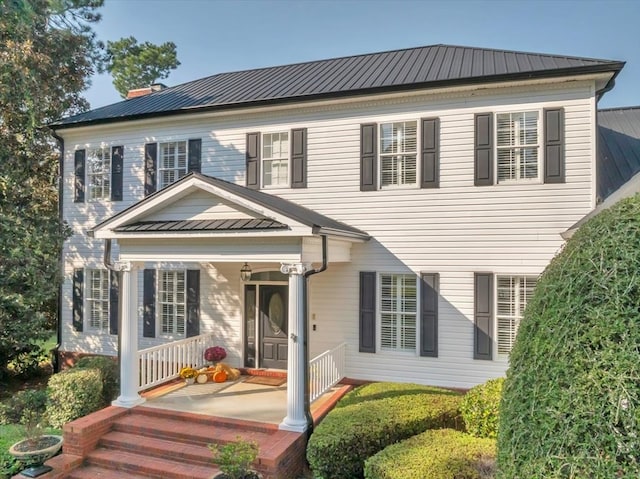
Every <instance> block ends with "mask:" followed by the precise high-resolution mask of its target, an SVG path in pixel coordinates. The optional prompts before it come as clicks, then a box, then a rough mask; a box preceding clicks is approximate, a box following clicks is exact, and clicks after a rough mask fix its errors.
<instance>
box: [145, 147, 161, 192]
mask: <svg viewBox="0 0 640 479" xmlns="http://www.w3.org/2000/svg"><path fill="white" fill-rule="evenodd" d="M157 171H158V144H157V143H147V144H146V145H144V196H149V195H150V194H151V193H154V192H155V191H156V184H157V183H156V175H157V173H156V172H157Z"/></svg>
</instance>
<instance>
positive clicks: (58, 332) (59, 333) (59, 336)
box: [51, 130, 64, 373]
mask: <svg viewBox="0 0 640 479" xmlns="http://www.w3.org/2000/svg"><path fill="white" fill-rule="evenodd" d="M51 135H52V136H53V137H54V138H55V139H56V141H57V142H58V146H59V147H60V160H59V163H58V221H59V228H62V224H63V217H62V198H63V194H64V191H63V189H64V188H63V185H64V138H62V137H61V136H60V135H58V134H57V133H56V131H55V130H51ZM63 250H64V242H63V244H62V247H61V248H60V251H58V271H59V273H60V275H61V276H62V277H63V278H64V260H63V257H62V254H63ZM62 286H63V281H60V285H59V286H58V297H57V298H56V299H57V303H58V304H57V306H58V317H57V318H56V345H55V346H54V347H53V350H52V353H53V354H52V355H53V358H52V360H51V362H52V363H53V364H52V366H53V372H54V373H58V372H60V358H59V351H60V346H61V345H62Z"/></svg>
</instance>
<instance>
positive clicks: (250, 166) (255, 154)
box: [246, 133, 260, 190]
mask: <svg viewBox="0 0 640 479" xmlns="http://www.w3.org/2000/svg"><path fill="white" fill-rule="evenodd" d="M246 160H247V162H246V163H247V164H246V168H247V188H251V189H252V190H259V189H260V133H247V154H246Z"/></svg>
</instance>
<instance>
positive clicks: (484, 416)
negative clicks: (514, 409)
mask: <svg viewBox="0 0 640 479" xmlns="http://www.w3.org/2000/svg"><path fill="white" fill-rule="evenodd" d="M503 384H504V378H497V379H490V380H489V381H487V382H486V383H484V384H480V385H478V386H476V387H474V388H471V389H470V390H469V391H468V392H467V394H465V395H464V398H462V403H461V404H460V412H461V413H462V419H464V425H465V428H466V430H467V432H468V433H469V434H471V435H473V436H476V437H490V438H496V437H497V435H498V422H499V417H498V414H499V411H500V397H501V396H502V385H503Z"/></svg>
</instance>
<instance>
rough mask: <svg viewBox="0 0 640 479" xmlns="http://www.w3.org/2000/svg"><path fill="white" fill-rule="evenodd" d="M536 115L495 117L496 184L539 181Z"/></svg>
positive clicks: (500, 115) (509, 114) (499, 115)
mask: <svg viewBox="0 0 640 479" xmlns="http://www.w3.org/2000/svg"><path fill="white" fill-rule="evenodd" d="M538 123H539V121H538V112H537V111H526V112H517V113H498V114H497V115H496V135H497V143H496V147H497V155H496V156H497V159H498V168H497V172H498V182H499V183H500V182H504V181H513V180H515V181H517V180H535V179H538V177H539V170H540V167H539V164H538V163H539V161H538V160H539V157H540V154H539V149H540V145H539V142H538V137H539V135H538Z"/></svg>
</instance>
